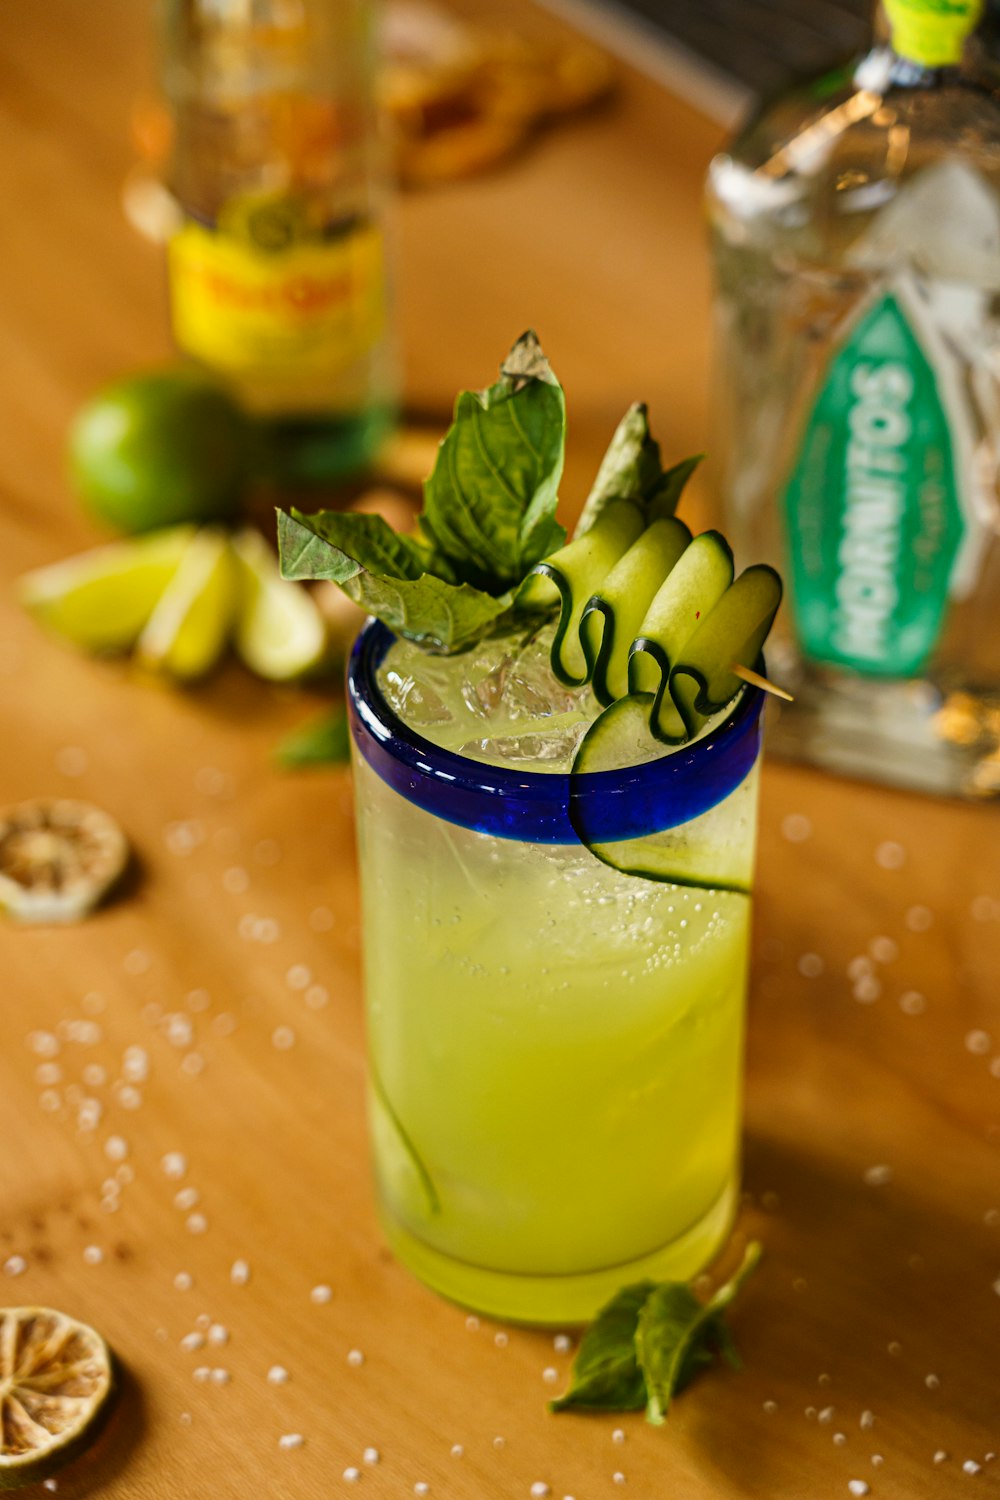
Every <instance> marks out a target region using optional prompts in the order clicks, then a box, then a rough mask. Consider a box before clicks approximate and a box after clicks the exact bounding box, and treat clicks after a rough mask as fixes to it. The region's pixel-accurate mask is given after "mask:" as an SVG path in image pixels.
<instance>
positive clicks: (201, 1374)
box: [191, 1365, 212, 1385]
mask: <svg viewBox="0 0 1000 1500" xmlns="http://www.w3.org/2000/svg"><path fill="white" fill-rule="evenodd" d="M211 1374H212V1372H211V1370H210V1369H209V1368H208V1365H198V1367H197V1368H196V1369H194V1370H192V1371H191V1377H192V1379H193V1380H197V1382H198V1384H199V1385H204V1384H205V1381H206V1380H208V1379H209V1377H210V1376H211Z"/></svg>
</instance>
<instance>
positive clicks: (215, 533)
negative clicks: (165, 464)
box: [137, 526, 237, 681]
mask: <svg viewBox="0 0 1000 1500" xmlns="http://www.w3.org/2000/svg"><path fill="white" fill-rule="evenodd" d="M236 603H237V573H236V560H235V558H234V557H233V553H232V549H231V547H230V545H229V538H228V537H227V536H226V533H225V532H224V531H219V530H215V529H214V528H212V527H209V526H205V527H203V528H202V529H201V530H200V531H198V532H197V533H196V534H195V536H194V539H193V540H192V541H191V543H190V545H189V546H188V548H187V550H186V551H185V553H184V556H183V557H182V558H181V561H180V566H179V567H178V569H177V571H176V573H175V574H174V575H173V577H172V578H171V580H170V582H169V583H168V584H167V587H166V588H165V589H164V591H163V593H162V594H161V595H160V598H159V601H158V602H157V605H156V608H155V609H154V610H153V613H152V614H151V615H150V617H149V620H148V622H147V624H146V628H145V629H144V630H143V632H142V635H141V636H140V637H139V644H138V648H137V649H138V654H139V658H140V660H142V661H143V662H145V664H146V665H147V666H150V667H155V668H157V670H159V671H162V672H166V673H167V674H168V675H169V676H171V677H177V678H180V679H181V680H182V681H192V680H193V679H195V678H197V677H204V676H205V674H206V673H207V672H210V671H211V670H212V668H213V667H214V666H215V665H216V663H217V662H218V660H219V658H220V656H221V655H222V653H223V651H224V650H225V649H226V644H227V642H228V640H229V634H230V631H231V629H232V625H233V620H234V616H235V613H236Z"/></svg>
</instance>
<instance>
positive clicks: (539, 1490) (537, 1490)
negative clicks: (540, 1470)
mask: <svg viewBox="0 0 1000 1500" xmlns="http://www.w3.org/2000/svg"><path fill="white" fill-rule="evenodd" d="M531 1494H532V1495H535V1496H536V1497H538V1500H541V1497H542V1496H543V1495H549V1494H551V1490H550V1489H549V1487H548V1485H547V1484H546V1483H545V1481H544V1479H536V1480H535V1482H534V1484H533V1485H532V1486H531Z"/></svg>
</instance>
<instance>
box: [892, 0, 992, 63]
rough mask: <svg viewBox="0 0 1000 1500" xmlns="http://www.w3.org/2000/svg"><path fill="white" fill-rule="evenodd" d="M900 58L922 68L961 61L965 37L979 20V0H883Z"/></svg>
mask: <svg viewBox="0 0 1000 1500" xmlns="http://www.w3.org/2000/svg"><path fill="white" fill-rule="evenodd" d="M883 4H884V6H885V13H886V16H887V17H888V20H889V30H890V32H891V34H892V47H893V51H894V52H898V53H899V55H900V57H908V58H909V59H910V61H911V62H915V63H920V64H921V65H922V66H923V67H925V68H946V67H949V66H951V65H953V64H954V63H957V62H959V61H960V60H961V57H962V48H963V46H964V45H965V39H966V37H967V36H968V35H969V33H970V32H971V31H972V30H973V28H974V27H975V25H976V22H977V21H978V20H979V16H980V12H981V11H982V8H983V0H883Z"/></svg>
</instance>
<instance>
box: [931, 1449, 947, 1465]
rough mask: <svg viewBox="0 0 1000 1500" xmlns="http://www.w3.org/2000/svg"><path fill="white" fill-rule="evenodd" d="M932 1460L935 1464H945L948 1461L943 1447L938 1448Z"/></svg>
mask: <svg viewBox="0 0 1000 1500" xmlns="http://www.w3.org/2000/svg"><path fill="white" fill-rule="evenodd" d="M934 1462H935V1463H936V1464H946V1463H947V1462H948V1454H947V1453H946V1452H945V1450H944V1449H943V1448H939V1449H938V1450H937V1452H936V1453H935V1455H934Z"/></svg>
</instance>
